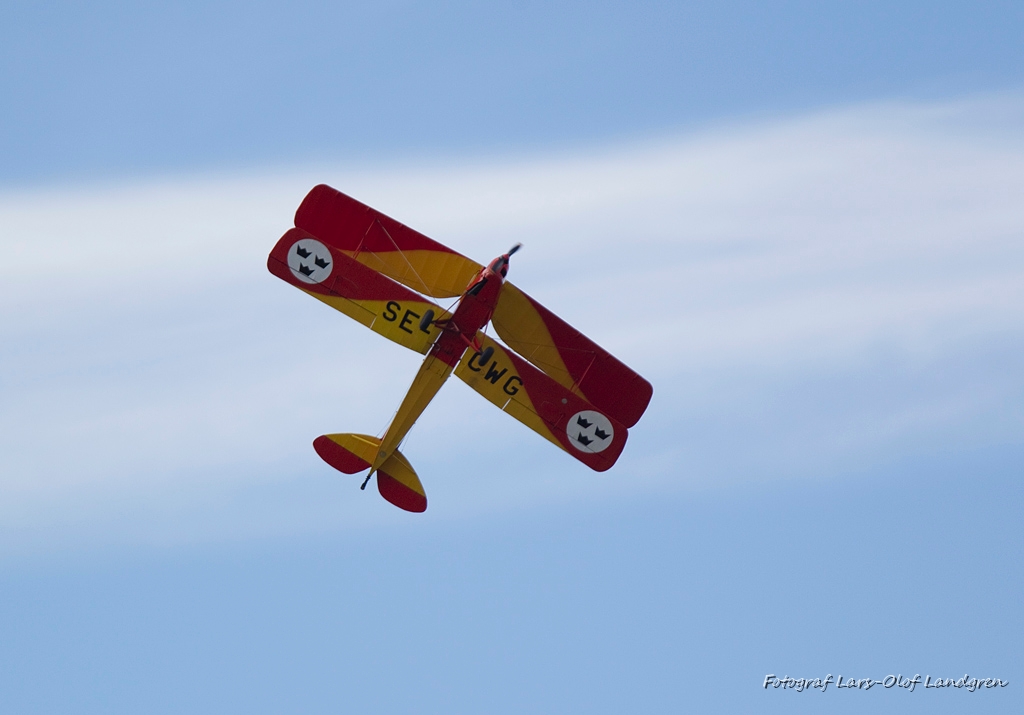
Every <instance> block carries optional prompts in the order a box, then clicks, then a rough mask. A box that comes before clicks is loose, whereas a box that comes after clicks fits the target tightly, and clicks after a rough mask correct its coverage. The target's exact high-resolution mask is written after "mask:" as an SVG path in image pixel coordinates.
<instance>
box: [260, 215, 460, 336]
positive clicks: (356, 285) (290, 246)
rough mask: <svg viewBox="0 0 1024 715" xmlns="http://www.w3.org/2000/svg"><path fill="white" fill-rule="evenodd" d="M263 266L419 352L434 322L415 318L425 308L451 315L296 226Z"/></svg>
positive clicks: (437, 315) (434, 333)
mask: <svg viewBox="0 0 1024 715" xmlns="http://www.w3.org/2000/svg"><path fill="white" fill-rule="evenodd" d="M267 268H269V269H270V272H271V273H273V274H274V275H275V276H277V277H278V278H280V279H281V280H284V281H287V282H288V283H291V284H292V285H293V286H295V287H296V288H300V289H302V290H303V291H305V292H306V293H309V294H310V295H311V296H313V297H314V298H317V299H319V300H322V301H323V302H324V303H327V305H329V306H331V307H332V308H335V309H337V310H340V311H341V312H342V313H344V314H345V315H347V316H349V317H350V318H354V319H355V320H358V321H359V322H360V323H362V324H363V325H365V326H366V327H368V328H369V329H370V330H373V331H374V332H376V333H380V334H381V335H383V336H384V337H386V338H389V339H390V340H394V341H395V342H396V343H398V344H399V345H404V346H405V347H407V348H410V349H412V350H415V351H416V352H418V353H423V354H425V353H426V352H427V351H428V350H429V349H430V346H431V345H432V344H433V342H434V339H435V338H436V337H437V333H438V330H439V329H438V328H437V327H435V326H433V325H427V326H425V328H421V327H420V318H421V317H422V316H423V315H424V314H425V313H426V312H427V311H428V310H433V311H434V318H435V320H445V319H447V318H449V317H450V315H449V314H448V313H447V311H443V310H441V309H440V308H439V307H438V306H436V305H434V304H433V303H431V302H430V301H429V300H426V299H425V298H424V297H423V296H421V295H419V294H418V293H414V292H413V291H411V290H409V289H408V288H406V287H404V286H402V285H399V284H398V283H395V282H394V281H393V280H391V279H390V278H388V277H386V276H382V275H381V274H380V273H377V272H376V271H374V270H371V269H370V268H367V267H366V266H364V265H363V264H362V263H359V262H358V261H355V260H353V259H351V258H349V257H348V256H347V255H345V254H344V253H343V252H341V251H339V250H337V249H335V248H333V247H331V246H327V245H325V244H324V243H323V242H322V241H319V240H317V239H316V238H314V237H313V236H311V235H310V234H309V233H308V232H306V231H303V230H302V229H301V228H293V229H290V230H289V231H288V232H287V233H285V235H284V236H282V237H281V240H280V241H278V242H277V245H275V246H274V248H273V250H272V251H271V252H270V257H269V258H268V259H267Z"/></svg>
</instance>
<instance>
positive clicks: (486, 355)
mask: <svg viewBox="0 0 1024 715" xmlns="http://www.w3.org/2000/svg"><path fill="white" fill-rule="evenodd" d="M492 355H494V346H493V345H492V346H490V347H488V348H487V349H486V350H484V351H483V352H482V353H480V357H478V358H477V359H476V364H477V365H479V366H481V367H483V366H484V365H486V364H487V363H489V362H490V361H491V356H492Z"/></svg>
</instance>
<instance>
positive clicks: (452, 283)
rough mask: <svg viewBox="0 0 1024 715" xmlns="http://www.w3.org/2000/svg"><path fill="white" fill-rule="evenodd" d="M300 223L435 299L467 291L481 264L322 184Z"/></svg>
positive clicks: (297, 214) (303, 210) (297, 218)
mask: <svg viewBox="0 0 1024 715" xmlns="http://www.w3.org/2000/svg"><path fill="white" fill-rule="evenodd" d="M295 225H296V226H297V227H298V228H302V229H305V230H306V231H309V233H311V234H313V235H314V236H316V237H317V238H319V239H320V240H321V241H323V242H324V243H326V244H328V245H329V246H332V247H333V248H335V249H337V250H340V251H343V252H344V253H345V254H346V255H348V256H351V257H352V258H355V259H356V260H357V261H359V262H360V263H362V264H364V265H366V266H369V267H370V268H372V269H374V270H376V271H380V272H381V273H383V274H384V275H386V276H390V277H391V278H394V279H395V280H396V281H398V282H400V283H403V284H405V285H407V286H409V287H410V288H412V289H413V290H417V291H419V292H421V293H424V294H426V295H429V296H433V297H434V298H452V297H455V296H458V295H462V292H463V291H464V290H465V289H466V286H467V285H468V284H469V281H470V279H472V278H473V276H474V275H475V274H476V273H477V271H479V270H480V268H481V266H480V264H478V263H476V262H475V261H471V260H470V259H468V258H466V257H465V256H463V255H462V254H460V253H457V252H455V251H453V250H452V249H450V248H448V247H447V246H444V245H442V244H440V243H438V242H437V241H434V240H432V239H429V238H427V237H426V236H424V235H423V234H422V233H418V232H416V231H413V230H412V229H411V228H409V227H408V226H405V225H403V224H401V223H399V222H398V221H395V220H394V219H393V218H389V217H387V216H385V215H384V214H382V213H381V212H380V211H377V210H375V209H372V208H370V207H369V206H367V205H366V204H362V203H360V202H358V201H356V200H355V199H353V198H351V197H349V196H346V195H345V194H343V193H341V192H340V191H337V190H336V189H332V188H331V187H330V186H326V185H324V184H320V185H319V186H315V187H313V189H312V191H310V192H309V194H307V195H306V198H305V199H303V200H302V204H301V205H300V206H299V209H298V211H296V212H295Z"/></svg>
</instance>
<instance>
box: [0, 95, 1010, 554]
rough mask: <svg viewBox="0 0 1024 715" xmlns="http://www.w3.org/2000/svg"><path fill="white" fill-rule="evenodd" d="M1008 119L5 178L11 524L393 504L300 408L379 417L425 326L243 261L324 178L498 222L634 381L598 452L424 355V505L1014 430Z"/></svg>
mask: <svg viewBox="0 0 1024 715" xmlns="http://www.w3.org/2000/svg"><path fill="white" fill-rule="evenodd" d="M1022 129H1024V101H1022V100H1021V98H1020V97H1018V96H1015V95H1010V96H1000V97H994V98H982V99H972V100H965V101H962V102H959V103H947V104H941V105H901V104H885V105H870V106H860V107H851V108H846V109H839V110H834V111H830V112H823V113H819V114H814V115H810V116H801V117H793V118H788V119H776V120H772V121H765V122H763V123H760V124H758V123H753V124H747V125H736V126H731V127H726V128H723V129H720V130H717V131H708V132H705V133H702V134H694V135H689V136H681V137H670V138H666V139H662V140H659V141H650V142H646V143H643V144H638V145H632V146H618V147H610V148H602V149H597V150H595V151H593V152H591V153H588V154H579V155H566V156H554V157H528V158H525V159H514V160H513V159H505V160H495V161H486V162H485V161H481V162H478V163H476V164H472V163H468V164H461V165H453V166H441V165H437V166H418V167H391V168H388V169H384V170H353V169H345V168H338V167H333V168H324V167H320V168H307V169H300V170H295V171H291V172H267V173H266V174H265V175H262V176H222V177H205V178H199V179H195V180H175V181H168V182H165V183H160V182H150V183H146V184H144V185H137V186H124V187H116V186H115V187H103V188H93V189H68V190H57V189H55V190H52V191H37V192H32V193H21V194H18V193H9V194H7V195H5V196H0V231H2V234H0V241H2V246H3V251H4V255H5V260H4V261H3V262H2V263H0V300H2V305H3V306H4V308H3V311H2V313H0V341H2V342H0V397H2V399H0V474H2V477H0V493H2V498H0V502H2V506H0V524H3V526H4V528H3V529H2V530H0V539H2V540H4V543H3V546H2V548H3V549H4V550H8V551H10V550H18V549H20V548H22V547H23V546H26V545H28V546H31V545H33V544H39V543H42V542H43V541H48V540H50V539H56V540H57V541H62V540H64V539H67V538H69V537H74V538H80V537H82V536H83V535H89V536H90V538H98V539H101V540H102V539H109V538H113V539H134V540H138V539H149V540H157V541H178V540H182V539H205V538H214V537H217V538H246V536H247V535H254V534H266V533H282V532H284V533H287V532H289V531H292V530H295V529H303V528H337V527H338V526H339V525H341V524H343V523H345V524H356V523H368V522H369V521H379V520H382V519H383V520H387V521H389V522H392V523H398V522H397V521H395V520H396V519H400V518H401V515H395V514H392V513H391V511H390V507H388V506H387V505H377V504H376V502H375V501H371V500H370V499H366V498H363V499H360V498H359V496H360V495H358V494H357V493H356V492H355V491H354V487H353V485H352V484H350V483H349V482H351V479H349V478H345V477H341V476H338V477H334V476H333V475H331V474H330V473H329V471H328V468H327V467H326V466H322V465H321V464H320V463H319V461H318V459H317V458H316V456H315V454H313V452H312V449H311V448H310V446H309V442H310V441H311V439H312V438H313V437H315V436H316V435H318V434H321V433H323V432H331V431H350V430H354V431H367V432H375V431H379V430H381V429H383V428H384V426H386V424H387V421H388V419H389V417H390V415H391V412H392V411H393V410H394V409H395V407H396V406H397V404H398V401H399V400H400V398H401V395H402V393H403V391H404V389H405V387H406V386H407V384H408V382H409V381H410V380H411V378H412V375H413V373H414V371H415V366H416V363H417V360H418V357H417V356H416V355H412V354H405V353H404V352H403V351H401V349H400V348H397V347H395V346H393V345H391V344H390V343H385V341H382V340H380V339H379V338H377V337H376V336H374V335H372V334H370V333H368V332H366V331H364V330H362V328H360V327H359V326H357V325H355V324H352V323H351V322H350V321H348V320H347V319H345V318H344V317H343V316H340V315H337V314H333V313H332V312H331V311H330V310H329V309H327V308H325V307H323V306H321V305H319V304H318V303H316V302H315V301H311V300H309V299H308V298H307V297H306V296H303V295H302V294H301V293H299V292H298V291H294V290H293V289H290V288H289V287H288V286H286V285H284V284H283V283H281V282H280V281H276V280H275V279H273V278H272V277H271V276H270V275H269V274H268V273H267V272H266V269H265V265H264V263H265V257H266V253H267V251H268V250H269V248H270V246H271V245H272V244H273V242H274V241H275V240H276V238H277V237H278V236H279V235H280V234H281V233H282V232H283V231H284V230H285V229H286V228H287V227H288V226H289V225H290V221H291V217H292V213H293V212H294V209H295V207H296V206H297V205H298V202H299V201H300V200H301V197H302V196H303V194H304V193H305V191H306V190H308V188H309V187H311V186H312V185H313V184H314V183H318V182H321V181H323V182H327V183H331V184H332V185H334V186H336V187H338V188H340V189H341V190H343V191H345V192H347V193H350V194H352V195H354V196H356V197H357V198H359V199H361V200H363V201H365V202H367V203H369V204H371V205H374V206H376V207H378V208H380V209H381V210H383V211H385V212H386V213H389V214H391V215H393V216H395V217H396V218H398V219H399V220H402V221H404V222H406V223H408V224H410V225H412V226H414V227H416V228H418V229H419V230H421V231H423V232H425V233H427V234H429V235H431V236H433V237H435V238H437V239H438V240H440V241H442V242H444V243H448V244H449V245H451V246H453V247H454V248H456V249H458V250H460V251H462V252H464V253H467V254H468V255H471V256H473V257H475V258H477V259H478V260H485V259H488V258H490V257H492V256H493V255H496V254H498V253H500V252H501V251H503V250H505V249H506V248H507V247H508V245H510V244H511V243H512V242H514V241H522V242H523V243H524V244H525V245H526V250H525V251H523V252H522V253H520V254H518V255H517V256H516V260H515V262H514V264H513V267H512V271H513V272H512V274H511V277H512V279H513V280H514V281H515V282H516V283H517V284H518V285H519V286H521V287H523V288H524V289H525V290H527V291H528V292H530V293H532V294H533V295H534V296H535V297H537V298H538V299H540V300H541V301H542V302H544V303H545V304H547V305H548V306H549V307H551V308H552V309H554V310H555V311H556V312H558V313H560V314H561V315H563V317H565V318H566V319H568V320H569V321H570V322H572V323H573V324H574V325H576V326H577V327H579V328H580V329H582V330H583V331H584V332H586V333H588V334H589V335H591V336H592V337H593V338H595V339H596V340H597V341H598V342H600V343H602V344H604V345H605V346H606V347H608V348H609V349H611V350H612V351H613V352H615V353H616V354H618V355H620V357H622V358H623V359H624V360H625V361H626V362H628V363H629V364H631V365H632V366H634V367H635V368H636V369H638V370H639V371H640V372H641V373H642V374H644V375H645V376H647V377H648V378H649V379H650V380H651V381H652V382H653V383H654V386H655V398H654V402H653V403H652V407H651V410H650V412H649V413H648V415H647V416H646V417H645V418H644V420H642V421H641V423H640V424H639V425H638V426H637V428H636V429H635V430H634V432H633V435H632V436H631V440H630V444H629V445H628V446H627V449H626V454H625V456H624V457H623V459H622V461H621V462H620V465H619V466H618V467H616V470H614V471H613V472H611V473H610V474H608V475H600V476H596V475H593V474H590V473H589V472H586V470H584V469H582V468H578V467H577V466H576V465H575V464H573V463H571V462H572V460H569V459H568V458H565V457H564V456H563V455H561V454H559V453H558V451H557V450H555V449H554V448H552V447H550V445H547V444H546V443H544V442H543V441H542V440H538V439H536V438H535V436H534V435H533V434H532V433H530V432H529V431H527V430H525V429H523V428H521V427H520V426H519V425H518V424H517V423H515V422H513V421H512V420H510V419H509V418H508V417H506V416H504V415H501V414H499V413H498V412H497V411H495V410H493V409H491V408H490V406H489V405H487V404H486V403H483V401H480V400H478V399H477V398H476V397H475V396H474V395H472V394H470V393H469V391H466V390H464V389H463V388H462V387H461V386H452V387H450V388H448V389H447V390H446V391H445V392H444V393H443V394H442V396H441V398H440V399H439V402H438V403H437V404H436V405H434V406H432V407H431V409H430V410H429V411H428V412H427V414H426V415H425V417H424V418H423V421H422V423H421V424H420V425H419V426H418V427H417V430H416V432H414V434H413V436H412V437H411V439H410V444H409V447H408V449H407V450H406V452H407V454H409V456H410V458H411V459H412V461H413V463H414V464H415V465H416V466H417V468H418V469H419V471H420V472H421V475H422V476H423V478H424V481H425V483H426V485H427V489H428V493H429V494H430V495H431V498H432V505H431V509H430V510H429V511H428V516H427V518H432V519H439V518H445V517H446V516H448V515H451V514H455V513H465V512H466V511H477V510H480V509H495V508H501V505H502V504H506V505H507V504H519V505H528V504H530V503H534V502H539V501H545V500H547V499H556V498H557V499H563V498H578V496H579V495H580V494H588V493H596V494H603V493H608V491H609V490H611V491H612V492H614V491H615V490H617V489H620V488H623V486H622V485H628V488H630V489H637V488H640V489H644V488H657V489H665V488H675V487H676V486H679V485H693V484H708V483H735V482H736V481H737V480H748V479H768V478H779V477H783V476H791V475H801V476H805V477H806V476H812V475H815V474H818V475H823V476H827V475H830V474H834V473H836V472H837V471H838V470H841V469H846V468H849V466H850V465H851V464H870V463H871V461H872V460H879V459H885V458H889V457H891V456H893V455H899V454H906V453H910V452H914V451H920V450H937V449H951V448H952V449H956V448H968V447H971V446H975V445H978V444H984V443H991V442H1009V441H1018V442H1019V441H1020V435H1021V434H1022V427H1024V414H1022V408H1021V407H1020V405H1021V404H1024V402H1022V398H1024V370H1022V369H1021V368H1022V367H1024V359H1022V358H1021V357H1020V356H1021V355H1024V351H1022V350H1021V348H1022V347H1024V202H1022V201H1021V196H1024V141H1022V140H1021V139H1020V137H1021V136H1024V133H1022V131H1021V130H1022ZM456 445H457V446H456ZM485 455H486V456H488V457H490V458H491V461H489V462H487V466H486V468H485V469H483V468H481V466H480V465H479V464H476V463H474V461H473V460H474V459H478V458H482V457H483V456H485ZM495 456H497V457H499V458H498V459H494V457H495ZM481 471H483V472H484V474H481ZM525 475H529V476H525ZM378 507H379V508H378Z"/></svg>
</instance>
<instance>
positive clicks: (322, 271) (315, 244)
mask: <svg viewBox="0 0 1024 715" xmlns="http://www.w3.org/2000/svg"><path fill="white" fill-rule="evenodd" d="M288 267H289V268H291V269H292V275H293V276H295V277H296V278H298V279H299V280H300V281H302V282H303V283H323V282H324V281H325V280H327V277H328V276H329V275H331V269H332V268H333V267H334V265H333V259H332V258H331V251H330V249H328V248H327V246H325V245H324V244H322V243H320V242H319V241H317V240H316V239H315V238H301V239H299V240H298V241H296V242H295V243H293V244H292V247H291V248H289V249H288Z"/></svg>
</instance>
